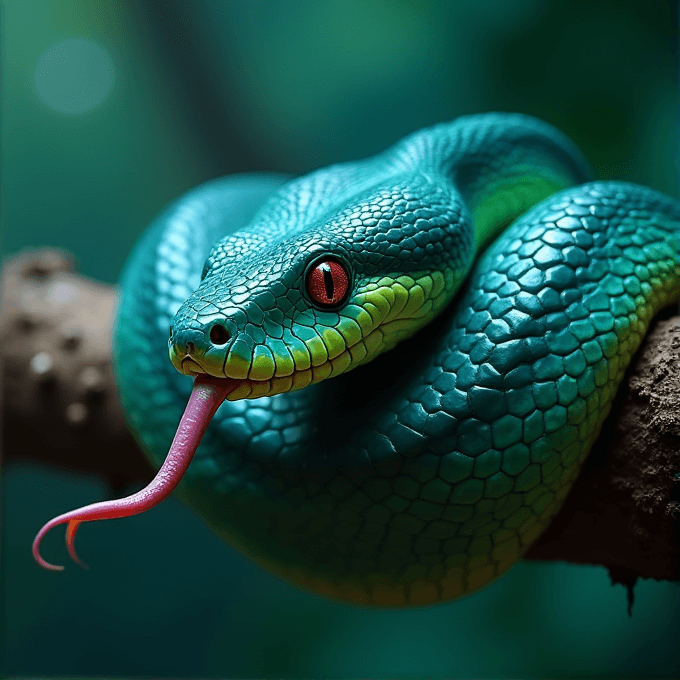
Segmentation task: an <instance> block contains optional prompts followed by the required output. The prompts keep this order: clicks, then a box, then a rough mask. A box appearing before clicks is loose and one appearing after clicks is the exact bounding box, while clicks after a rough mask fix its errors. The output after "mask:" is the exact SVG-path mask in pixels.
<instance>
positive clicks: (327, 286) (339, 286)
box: [307, 260, 349, 305]
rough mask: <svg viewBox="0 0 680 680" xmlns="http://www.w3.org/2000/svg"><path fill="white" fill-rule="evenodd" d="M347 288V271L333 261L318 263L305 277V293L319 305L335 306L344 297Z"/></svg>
mask: <svg viewBox="0 0 680 680" xmlns="http://www.w3.org/2000/svg"><path fill="white" fill-rule="evenodd" d="M348 286H349V277H348V276H347V271H346V270H345V268H344V267H343V266H342V265H341V264H340V263H339V262H336V261H335V260H325V261H323V262H319V264H317V265H316V267H314V269H312V270H311V271H310V272H309V274H308V275H307V292H308V293H309V297H311V298H312V300H314V302H316V303H317V304H319V305H337V304H338V303H340V302H341V301H342V299H343V298H344V297H345V293H347V288H348Z"/></svg>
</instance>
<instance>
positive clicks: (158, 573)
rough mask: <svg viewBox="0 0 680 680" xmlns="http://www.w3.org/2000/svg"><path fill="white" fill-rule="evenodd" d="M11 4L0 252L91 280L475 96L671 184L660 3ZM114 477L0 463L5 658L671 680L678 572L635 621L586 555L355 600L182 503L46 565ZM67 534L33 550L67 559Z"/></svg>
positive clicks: (449, 113) (100, 530) (670, 83)
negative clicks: (460, 586) (208, 195)
mask: <svg viewBox="0 0 680 680" xmlns="http://www.w3.org/2000/svg"><path fill="white" fill-rule="evenodd" d="M2 24H3V41H2V66H3V81H4V82H3V91H2V99H3V102H2V103H3V106H2V119H1V124H2V140H1V144H2V156H3V168H2V170H3V172H2V209H3V217H4V222H3V227H4V228H3V243H2V246H3V254H5V255H6V254H9V253H14V252H17V251H19V250H21V249H22V248H25V247H27V246H40V245H51V246H61V247H65V248H67V249H69V250H70V251H72V252H73V253H74V254H75V255H76V257H77V260H78V263H79V268H80V271H81V272H82V273H83V274H86V275H88V276H92V277H96V278H98V279H100V280H103V281H107V282H115V281H116V280H117V279H118V276H119V274H120V271H121V268H122V265H123V262H124V260H125V257H126V255H127V253H128V252H129V251H130V249H131V247H132V245H133V243H134V242H135V240H136V239H137V238H138V237H139V235H140V234H141V232H142V230H143V229H144V227H145V226H146V225H147V224H148V223H149V221H150V220H151V219H152V218H153V216H154V215H155V214H156V213H158V212H159V211H160V209H161V208H162V207H163V206H164V205H165V204H166V203H168V202H169V201H171V200H173V199H174V198H176V197H177V196H178V195H179V194H180V193H182V192H183V191H185V190H187V189H189V188H190V187H193V186H195V185H196V184H198V183H200V182H203V181H205V180H208V179H211V178H213V177H216V176H219V175H222V174H226V173H231V172H240V171H250V170H275V171H282V172H289V173H295V174H298V173H303V172H307V171H309V170H312V169H314V168H316V167H319V166H323V165H326V164H329V163H332V162H337V161H343V160H349V159H355V158H360V157H364V156H368V155H371V154H373V153H375V152H377V151H380V150H382V149H384V148H385V147H387V146H388V145H390V144H391V143H393V142H394V141H396V140H397V139H398V138H399V137H401V136H403V135H404V134H407V133H409V132H411V131H413V130H416V129H418V128H420V127H423V126H425V125H429V124H433V123H436V122H439V121H444V120H449V119H452V118H454V117H456V116H458V115H461V114H467V113H475V112H480V111H490V110H505V111H521V112H525V113H530V114H533V115H536V116H539V117H541V118H544V119H545V120H547V121H549V122H551V123H553V124H555V125H557V126H558V127H560V128H561V129H563V130H564V131H565V132H566V133H567V134H569V135H570V136H571V137H572V138H573V139H575V140H576V141H577V143H579V144H580V146H581V147H582V148H583V150H584V151H585V152H586V154H587V155H588V156H589V158H590V159H591V161H592V162H593V164H594V166H595V168H596V171H597V173H598V175H599V176H600V177H603V178H619V179H626V180H631V181H635V182H639V183H642V184H646V185H649V186H651V187H654V188H656V189H659V190H662V191H664V192H666V193H669V194H671V195H674V196H677V194H678V176H677V167H676V158H677V157H678V153H677V150H678V142H679V138H678V137H679V136H678V113H677V112H678V87H677V63H678V30H677V27H678V17H677V8H676V6H675V3H672V2H663V1H658V2H647V3H641V2H639V1H637V0H597V1H591V2H586V1H583V0H581V1H574V0H550V1H547V0H514V1H513V2H508V1H507V0H470V1H460V2H428V1H427V0H400V1H395V2H376V1H373V0H365V1H363V2H362V1H359V0H343V1H325V2H324V1H321V0H306V1H297V2H285V1H283V0H281V1H271V2H263V1H254V2H246V1H242V2H241V1H239V2H215V1H207V0H206V1H204V2H165V3H163V4H160V3H158V4H157V3H145V4H128V3H118V2H97V3H95V2H88V1H87V0H75V1H73V2H63V1H57V0H53V1H52V2H50V3H46V2H37V1H36V2H30V1H26V2H19V1H16V0H13V1H6V2H5V3H4V5H3V7H2ZM64 41H70V42H64ZM102 97H103V98H102ZM99 100H101V101H99ZM92 455H96V451H93V452H92ZM105 493H106V490H105V488H104V486H103V485H102V484H101V482H99V481H98V480H96V479H93V478H86V477H79V476H77V475H75V474H73V473H68V472H63V473H54V472H53V471H47V470H45V469H40V468H39V467H26V466H6V467H5V470H4V471H3V515H4V518H3V555H2V557H3V565H2V577H3V579H2V589H3V590H2V595H3V621H4V649H3V651H2V659H1V660H0V674H2V675H3V677H15V676H16V677H27V676H33V677H35V676H43V677H50V678H54V677H59V676H84V677H87V676H99V677H104V676H106V677H111V676H120V677H317V678H318V677H329V678H335V677H382V678H390V677H474V678H487V677H525V678H531V677H548V676H549V677H574V676H581V677H583V676H587V677H624V676H640V677H676V676H678V675H680V662H679V660H678V652H677V641H678V639H680V607H679V605H680V586H679V585H678V584H669V583H657V582H650V581H644V582H641V583H639V584H638V586H637V588H636V602H635V606H634V609H633V617H632V618H631V619H629V618H628V616H627V615H626V599H625V591H624V590H623V589H622V588H621V587H620V586H617V587H612V586H610V584H609V580H608V577H607V574H606V572H605V570H604V569H602V568H597V567H578V566H571V565H564V564H550V565H542V564H537V563H527V564H520V565H518V566H517V567H516V568H514V569H513V570H512V571H511V572H510V573H509V574H508V575H507V576H505V577H503V578H502V579H501V580H500V581H498V582H497V583H495V584H493V585H492V586H490V587H489V588H487V589H485V590H484V591H482V592H480V593H479V594H476V595H473V596H470V597H468V598H465V599H463V600H460V601H457V602H452V603H446V604H443V605H439V606H435V607H430V608H423V609H413V610H403V611H389V610H367V609H359V608H354V607H351V606H348V605H343V604H338V603H334V602H331V601H327V600H324V599H321V598H319V597H316V596H313V595H310V594H307V593H304V592H301V591H298V590H296V589H294V588H292V587H290V586H288V585H285V584H283V583H281V582H279V581H277V580H276V579H274V578H273V577H271V576H270V575H268V574H266V573H264V572H262V571H261V570H260V569H259V568H257V567H255V566H253V565H251V564H250V563H249V562H248V561H246V560H245V559H244V558H242V557H241V556H240V555H238V554H237V553H235V551H233V550H232V549H231V548H230V547H229V546H226V545H224V544H222V543H221V542H219V541H218V540H217V539H216V538H215V537H214V536H213V535H212V534H211V533H210V532H209V531H208V530H207V529H206V528H205V527H204V526H203V524H202V523H201V522H200V520H198V519H197V518H196V517H195V516H193V515H192V513H191V512H190V511H188V510H187V509H186V508H184V507H183V506H182V505H180V504H179V503H178V502H176V501H174V500H170V501H168V502H166V503H165V504H163V505H162V506H160V507H159V508H157V509H156V510H154V511H153V512H150V513H148V514H145V515H140V516H138V517H135V518H130V519H126V520H120V521H115V522H102V523H96V524H92V525H86V526H85V527H84V528H83V529H82V530H81V532H80V534H79V537H78V538H79V545H80V552H81V554H82V556H83V558H84V559H85V560H86V561H87V562H89V563H90V564H91V565H92V569H91V570H90V571H88V572H84V571H81V570H79V569H78V568H77V567H75V566H69V567H68V568H67V569H66V571H65V572H63V573H60V574H57V573H51V572H46V571H43V570H41V569H40V568H39V567H38V566H37V565H36V564H35V563H34V562H33V560H32V558H31V555H30V545H31V542H32V540H33V536H34V534H35V532H36V531H37V529H38V528H39V527H40V526H41V525H42V524H43V523H44V522H45V521H46V520H47V519H49V518H50V517H52V516H54V515H56V514H59V513H61V512H63V511H65V510H68V509H71V508H73V507H77V506H79V505H82V504H86V503H89V502H92V501H95V500H100V499H101V498H103V497H104V495H105ZM62 540H63V536H62V532H59V531H55V532H53V534H50V535H49V536H48V537H47V539H46V540H45V542H44V554H45V555H48V556H52V557H51V559H54V560H55V561H60V560H59V559H58V557H61V559H62V560H63V558H64V553H65V551H64V549H63V547H62V543H61V542H62Z"/></svg>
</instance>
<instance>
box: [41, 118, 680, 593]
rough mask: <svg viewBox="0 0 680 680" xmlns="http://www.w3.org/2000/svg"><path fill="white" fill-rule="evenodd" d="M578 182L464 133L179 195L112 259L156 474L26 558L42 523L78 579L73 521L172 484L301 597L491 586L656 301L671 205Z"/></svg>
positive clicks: (545, 161)
mask: <svg viewBox="0 0 680 680" xmlns="http://www.w3.org/2000/svg"><path fill="white" fill-rule="evenodd" d="M589 179H590V171H589V168H588V164H587V162H586V161H585V160H584V159H583V157H582V155H581V153H580V152H579V150H578V149H577V148H576V147H575V145H573V143H572V142H571V141H569V140H568V139H567V138H566V137H565V136H564V135H562V134H561V133H560V132H558V131H557V130H555V129H554V128H553V127H551V126H550V125H548V124H546V123H543V122H541V121H538V120H536V119H534V118H531V117H528V116H524V115H519V114H482V115H474V116H468V117H463V118H459V119H458V120H456V121H454V122H452V123H446V124H441V125H438V126H435V127H432V128H428V129H425V130H422V131H420V132H417V133H415V134H412V135H411V136H409V137H407V138H405V139H403V140H402V141H400V142H399V143H397V144H396V145H395V146H393V147H392V148H391V149H389V150H387V151H386V152H384V153H381V154H380V155H378V156H375V157H373V158H369V159H367V160H364V161H360V162H354V163H343V164H339V165H334V166H331V167H328V168H325V169H321V170H317V171H315V172H312V173H311V174H309V175H307V176H304V177H301V178H298V179H293V180H291V181H287V180H286V179H284V178H282V177H279V176H274V175H247V176H234V177H230V178H224V179H220V180H216V181H213V182H210V183H207V184H205V185H203V186H201V187H199V188H197V189H195V190H193V191H190V192H189V193H188V194H186V195H185V196H183V197H182V198H180V199H179V200H178V201H177V202H176V203H174V204H173V205H172V206H170V207H169V208H168V209H167V210H166V211H165V212H164V213H163V214H162V215H161V216H160V217H158V218H157V219H156V221H155V222H154V223H153V225H152V226H151V227H150V229H149V230H148V231H147V232H146V234H145V235H144V237H143V238H142V239H141V241H140V243H139V244H138V246H137V247H136V249H135V251H134V253H133V255H132V256H131V259H130V261H129V263H128V265H127V268H126V272H125V275H124V278H123V282H122V296H121V306H120V310H119V317H118V327H117V333H116V343H115V344H116V351H115V366H116V373H117V381H118V385H119V389H120V395H121V398H122V402H123V405H124V407H125V410H126V413H127V415H128V418H129V424H130V426H131V428H132V430H133V431H134V433H135V434H136V436H137V438H138V439H139V441H140V443H141V444H142V446H143V447H144V448H145V450H146V451H147V452H148V453H149V455H150V456H151V457H152V459H153V460H154V461H155V462H156V463H158V464H159V465H160V464H161V463H162V462H163V459H164V458H165V456H166V452H167V451H168V449H171V450H170V453H169V454H168V457H167V459H166V460H165V463H164V464H163V466H162V468H161V470H160V472H159V474H158V476H157V478H156V479H155V480H154V482H152V483H151V484H150V485H149V487H147V488H146V489H144V490H142V491H140V492H138V493H137V494H134V495H133V496H131V497H129V498H126V499H118V500H114V501H106V502H103V503H97V504H94V505H92V506H87V507H86V508H82V509H80V510H75V511H73V512H70V513H66V514H64V515H60V516H59V517H57V518H55V519H54V520H52V521H51V522H49V523H48V524H47V525H45V527H43V529H42V530H41V532H40V533H39V535H38V536H37V537H36V541H35V543H34V554H35V556H36V559H38V561H39V562H40V563H41V564H42V565H43V566H45V567H48V568H54V569H58V568H61V567H56V566H54V565H50V564H49V563H47V562H45V561H44V560H43V559H42V557H40V555H39V553H38V546H39V542H40V540H41V538H42V536H43V535H44V534H45V533H46V532H47V531H48V530H49V529H50V528H52V527H53V526H55V525H57V524H62V523H68V529H67V545H68V549H69V552H70V553H71V555H72V557H73V558H74V559H77V555H76V553H75V550H74V548H73V539H74V536H75V532H76V529H77V527H78V525H79V523H80V522H82V521H88V520H93V519H104V518H107V517H122V516H125V515H130V514H135V513H137V512H141V511H143V510H145V509H148V508H149V507H152V506H153V505H155V504H157V503H158V502H160V500H162V499H163V498H165V497H166V496H167V495H168V494H169V493H170V491H172V489H173V488H174V487H175V486H176V485H178V482H179V481H180V478H181V477H182V474H183V473H185V474H184V476H183V479H182V480H181V483H180V484H179V486H178V489H179V491H180V492H181V494H182V496H183V498H184V499H185V500H186V501H187V502H188V503H189V504H190V505H191V506H192V507H193V508H194V509H195V510H196V511H197V512H198V513H199V514H200V515H201V516H202V518H203V519H204V520H205V521H206V522H207V524H208V525H209V526H210V527H211V528H212V529H213V530H214V531H215V532H216V533H217V534H218V535H219V536H221V537H222V538H224V539H225V540H227V541H228V542H229V543H231V544H233V545H234V546H236V547H237V548H238V549H239V550H241V551H242V552H243V553H245V554H246V555H247V556H249V557H250V558H252V559H253V560H254V561H255V562H256V563H258V564H260V565H261V566H262V567H264V568H265V569H267V570H269V571H271V572H273V573H274V574H276V575H278V576H279V577H281V578H284V579H286V580H288V581H291V582H294V583H296V584H298V585H300V586H302V587H304V588H307V589H311V590H314V591H317V592H319V593H323V594H324V595H327V596H330V597H334V598H339V599H342V600H347V601H351V602H354V603H360V604H373V605H380V606H386V605H395V606H399V605H409V604H410V605H414V604H426V603H431V602H435V601H439V600H447V599H451V598H455V597H458V596H461V595H464V594H466V593H470V592H472V591H474V590H476V589H478V588H480V587H482V586H484V585H486V584H488V583H489V582H491V581H492V580H493V579H495V578H496V577H498V576H499V575H501V574H502V573H504V572H505V571H506V570H507V569H508V568H509V567H511V566H512V565H513V564H514V563H515V562H516V561H517V560H518V559H520V558H521V556H522V554H523V553H524V552H525V551H526V549H527V548H528V547H529V546H530V545H531V544H532V542H533V541H535V539H536V538H537V537H538V536H539V535H540V534H541V532H542V531H543V530H544V529H545V527H546V526H547V525H548V524H549V522H550V520H551V518H552V517H553V516H554V515H555V513H556V512H557V511H558V509H559V508H560V506H561V504H562V502H563V500H564V498H565V497H566V495H567V494H568V492H569V489H570V488H571V486H572V484H573V482H574V480H575V479H576V477H577V475H578V473H579V469H580V466H581V464H582V463H583V461H584V459H585V458H586V456H587V455H588V452H589V450H590V448H591V446H592V444H593V442H594V441H595V439H596V438H597V436H598V433H599V431H600V429H601V426H602V423H603V421H604V419H605V417H606V416H607V414H608V412H609V410H610V407H611V404H612V400H613V397H614V395H615V392H616V389H617V386H618V384H619V382H620V381H621V378H622V376H623V374H624V371H625V369H626V367H627V365H628V363H629V362H630V359H631V357H632V355H633V353H634V352H635V351H636V349H637V348H638V347H639V345H640V343H641V340H642V338H643V337H644V335H645V333H646V331H647V328H648V325H649V323H650V321H651V319H652V317H653V316H654V314H656V313H657V312H658V311H659V309H660V308H661V307H663V306H664V305H666V304H669V303H671V302H673V301H676V300H677V299H678V298H679V297H680V239H679V235H680V205H679V204H678V203H677V202H675V201H674V200H672V199H670V198H667V197H665V196H663V195H661V194H659V193H657V192H655V191H653V190H651V189H647V188H644V187H639V186H635V185H632V184H628V183H623V182H589ZM584 182H585V183H584ZM480 254H481V257H479V258H477V256H478V255H480ZM476 259H477V262H476V263H475V260H476ZM169 328H170V338H169V340H168V329H169ZM168 343H169V348H170V357H171V360H172V364H174V367H173V365H172V364H171V362H169V361H168V360H167V351H168ZM387 350H389V351H387ZM359 366H361V369H360V370H353V369H355V368H357V367H359ZM175 369H178V370H175ZM350 369H352V370H351V372H350ZM189 376H192V377H195V380H194V382H193V387H192V380H191V378H190V377H189ZM336 376H339V377H337V378H336ZM327 378H336V379H334V380H327ZM303 388H304V389H303ZM187 400H189V403H188V406H186V411H185V412H184V416H182V412H183V410H184V407H185V405H186V404H187ZM220 404H221V405H220ZM213 414H214V417H212V416H213ZM211 417H212V422H211V424H210V426H209V427H208V423H209V422H210V419H211ZM180 418H182V421H181V423H180V426H179V430H178V431H177V435H176V436H175V431H176V429H177V423H178V422H179V421H180ZM204 432H205V436H203V440H202V442H201V443H200V446H199V445H198V443H199V441H200V440H201V436H202V435H203V433H204ZM173 436H174V441H173ZM194 451H195V456H194V459H193V462H192V464H191V466H190V467H189V461H190V460H191V457H192V455H193V454H194Z"/></svg>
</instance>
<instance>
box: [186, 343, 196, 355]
mask: <svg viewBox="0 0 680 680" xmlns="http://www.w3.org/2000/svg"><path fill="white" fill-rule="evenodd" d="M195 348H196V345H194V343H193V342H187V354H191V353H192V352H193V351H194V349H195Z"/></svg>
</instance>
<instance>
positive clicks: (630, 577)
mask: <svg viewBox="0 0 680 680" xmlns="http://www.w3.org/2000/svg"><path fill="white" fill-rule="evenodd" d="M2 280H3V295H2V308H1V310H0V338H1V340H2V342H1V344H0V348H1V349H0V357H1V358H2V362H3V373H2V377H3V383H2V400H3V411H2V415H3V423H4V427H3V450H4V453H5V460H6V461H12V460H14V459H21V458H24V459H33V460H37V461H40V462H42V463H44V464H47V465H53V466H59V467H65V468H70V469H73V470H77V471H81V472H83V473H96V474H98V475H102V476H103V477H104V478H105V479H106V480H107V481H108V483H109V485H110V488H111V493H112V494H113V495H120V494H121V493H122V492H123V491H124V489H125V488H126V487H128V486H131V485H132V486H136V487H140V486H141V485H142V484H144V483H145V482H147V481H149V480H150V479H151V477H152V475H153V472H152V469H151V466H150V465H149V463H148V462H147V461H146V459H145V457H144V455H143V454H142V453H141V451H140V450H139V448H138V446H137V444H136V443H135V441H134V440H133V438H132V436H131V435H130V434H129V432H128V430H127V428H126V426H125V421H124V418H123V414H122V412H121V408H120V406H119V403H118V399H117V395H116V388H115V383H114V379H113V373H112V368H111V330H112V324H113V319H114V310H115V304H116V299H117V292H116V290H115V289H114V288H112V287H109V286H105V285H102V284H100V283H97V282H96V281H92V280H90V279H86V278H84V277H82V276H78V275H76V274H75V273H74V271H73V262H72V260H71V258H70V257H69V256H68V255H67V254H66V253H63V252H61V251H58V250H52V249H44V250H40V251H33V252H28V253H24V254H22V255H19V256H17V257H15V258H13V259H11V260H9V261H8V262H6V263H5V265H4V266H3V271H2ZM679 527H680V316H675V317H671V318H666V319H657V321H656V323H655V325H654V327H653V329H652V330H651V332H650V333H649V335H648V336H647V339H646V341H645V344H644V346H643V347H642V349H641V350H640V351H639V353H638V355H637V356H636V357H635V360H634V361H633V364H632V366H631V368H630V370H629V371H628V374H627V376H626V379H625V380H624V383H623V385H622V386H621V389H620V391H619V395H618V397H617V401H616V403H615V404H614V407H613V409H612V415H611V416H610V418H609V420H608V421H607V423H606V425H605V428H604V431H603V433H602V435H601V437H600V439H599V441H598V443H597V445H596V446H595V448H594V450H593V452H592V453H591V455H590V457H589V458H588V461H587V462H586V464H585V467H584V470H583V472H582V474H581V476H580V478H579V480H578V481H577V482H576V484H575V486H574V489H573V490H572V492H571V494H570V495H569V497H568V499H567V501H566V503H565V505H564V507H563V509H562V510H561V511H560V513H559V515H558V516H557V517H556V519H555V520H554V522H553V524H552V525H551V526H550V528H549V529H548V530H547V531H546V532H545V534H544V535H543V536H542V537H541V538H540V539H539V540H538V542H537V543H536V544H535V545H534V546H533V547H532V548H531V549H530V551H529V552H528V553H527V555H526V558H527V559H531V560H562V561H567V562H573V563H579V564H597V565H603V566H605V567H607V568H608V569H609V573H610V575H611V577H612V582H614V583H622V584H624V585H626V586H627V587H628V591H629V601H630V602H631V603H632V586H633V584H634V583H635V581H636V579H637V578H638V577H643V578H654V579H660V580H678V579H680V540H679V535H678V529H679Z"/></svg>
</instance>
